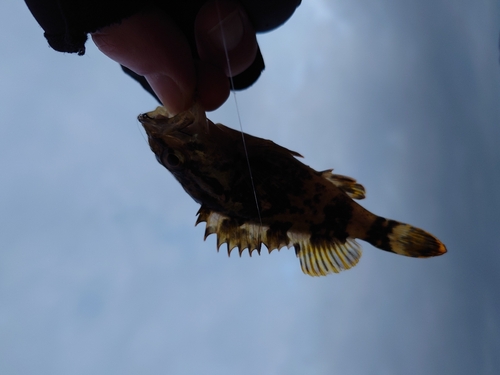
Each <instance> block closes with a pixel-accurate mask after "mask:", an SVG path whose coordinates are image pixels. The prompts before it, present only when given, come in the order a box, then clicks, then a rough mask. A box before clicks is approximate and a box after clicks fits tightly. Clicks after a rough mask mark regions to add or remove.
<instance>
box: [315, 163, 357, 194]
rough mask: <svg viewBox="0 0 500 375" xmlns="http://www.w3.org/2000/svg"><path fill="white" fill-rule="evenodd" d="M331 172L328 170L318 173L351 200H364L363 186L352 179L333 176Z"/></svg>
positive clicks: (338, 175) (337, 175)
mask: <svg viewBox="0 0 500 375" xmlns="http://www.w3.org/2000/svg"><path fill="white" fill-rule="evenodd" d="M332 171H333V169H328V170H326V171H322V172H320V173H321V177H323V178H325V179H327V180H328V181H330V182H331V183H332V184H334V185H335V186H337V187H338V188H339V189H341V190H342V191H343V192H344V193H346V194H347V195H348V196H349V197H351V198H352V199H364V198H365V188H364V187H363V185H361V184H358V183H357V182H356V180H355V179H354V178H351V177H347V176H342V175H340V174H333V173H332Z"/></svg>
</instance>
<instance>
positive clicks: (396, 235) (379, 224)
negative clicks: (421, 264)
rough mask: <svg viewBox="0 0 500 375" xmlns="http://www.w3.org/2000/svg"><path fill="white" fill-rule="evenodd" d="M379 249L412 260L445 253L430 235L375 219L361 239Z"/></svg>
mask: <svg viewBox="0 0 500 375" xmlns="http://www.w3.org/2000/svg"><path fill="white" fill-rule="evenodd" d="M361 239H362V240H364V241H367V242H369V243H371V244H372V245H373V246H375V247H378V248H379V249H382V250H385V251H390V252H393V253H396V254H400V255H405V256H408V257H414V258H428V257H434V256H438V255H442V254H444V253H446V246H444V244H443V243H442V242H441V241H439V240H438V239H437V238H436V237H434V236H433V235H432V234H430V233H427V232H426V231H424V230H422V229H419V228H415V227H412V226H411V225H409V224H404V223H399V222H397V221H394V220H387V219H384V218H383V217H377V218H376V219H375V221H373V223H372V224H371V226H370V229H369V230H368V231H367V232H366V236H365V237H364V238H361Z"/></svg>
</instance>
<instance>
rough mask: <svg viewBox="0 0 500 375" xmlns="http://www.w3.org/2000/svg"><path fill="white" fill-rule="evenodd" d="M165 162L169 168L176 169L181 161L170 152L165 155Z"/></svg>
mask: <svg viewBox="0 0 500 375" xmlns="http://www.w3.org/2000/svg"><path fill="white" fill-rule="evenodd" d="M165 161H166V162H167V164H168V165H169V166H170V167H178V166H179V165H180V164H181V161H180V159H179V158H178V156H177V155H175V154H174V153H171V152H169V153H168V154H167V157H166V158H165Z"/></svg>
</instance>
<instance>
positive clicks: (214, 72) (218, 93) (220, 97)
mask: <svg viewBox="0 0 500 375" xmlns="http://www.w3.org/2000/svg"><path fill="white" fill-rule="evenodd" d="M196 72H197V77H198V86H197V100H198V101H199V103H200V104H201V105H202V107H203V108H204V109H205V110H206V111H213V110H216V109H217V108H219V107H220V106H221V105H222V104H224V102H225V101H226V100H227V98H228V97H229V93H230V87H229V80H228V79H227V77H226V76H225V74H224V72H223V71H222V70H221V69H220V68H218V67H216V66H214V65H211V64H209V63H206V62H203V61H198V62H197V64H196Z"/></svg>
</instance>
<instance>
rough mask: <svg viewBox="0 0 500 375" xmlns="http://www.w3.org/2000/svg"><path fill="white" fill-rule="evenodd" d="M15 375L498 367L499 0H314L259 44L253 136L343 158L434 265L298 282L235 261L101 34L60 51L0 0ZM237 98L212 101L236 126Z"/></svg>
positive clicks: (325, 164)
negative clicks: (154, 141) (164, 152)
mask: <svg viewBox="0 0 500 375" xmlns="http://www.w3.org/2000/svg"><path fill="white" fill-rule="evenodd" d="M0 10H1V11H0V28H1V30H2V35H3V37H2V39H1V40H0V48H1V50H2V51H3V52H2V59H0V67H1V69H0V80H1V85H0V101H1V105H0V118H1V120H0V132H1V135H0V173H1V178H2V184H1V188H0V372H1V373H2V374H35V373H36V374H88V373H92V374H136V373H142V374H158V373H170V374H193V373H202V374H235V373H236V374H287V375H288V374H292V375H293V374H313V375H315V374H318V375H323V374H334V373H342V374H347V375H349V374H380V375H386V374H443V373H444V374H471V373H477V374H497V373H498V371H500V360H499V357H498V352H499V351H500V300H499V299H498V290H499V287H500V276H499V275H500V272H499V268H500V251H499V250H500V245H499V241H498V238H497V237H498V236H497V235H498V229H499V223H500V192H499V191H500V189H499V188H500V171H499V165H500V147H499V143H500V65H499V51H498V35H499V31H500V5H499V3H498V2H497V1H495V0H485V1H482V2H477V1H472V0H468V1H466V0H454V1H451V0H448V1H447V0H434V1H413V0H412V1H410V0H403V1H395V0H380V1H378V2H373V1H367V0H362V1H345V0H335V1H326V0H304V2H303V4H302V5H301V6H300V7H299V8H298V10H297V12H296V14H295V15H294V16H293V17H292V19H291V20H290V21H289V22H288V23H287V24H286V25H285V26H283V27H281V28H280V29H278V30H276V31H273V32H271V33H268V34H264V35H261V36H259V42H260V45H261V49H262V51H263V54H264V58H265V60H266V65H267V67H266V71H265V73H264V74H263V76H262V78H261V79H260V80H259V82H258V83H257V84H255V85H254V86H253V87H252V88H251V89H250V90H247V91H245V92H241V93H238V94H237V99H238V104H239V108H240V112H241V118H242V124H243V128H244V130H245V131H246V132H248V133H250V134H253V135H257V136H260V137H264V138H268V139H272V140H273V141H275V142H276V143H278V144H281V145H283V146H285V147H287V148H290V149H292V150H296V151H298V152H300V153H301V154H302V155H304V156H305V159H304V162H305V163H306V164H308V165H311V166H312V167H314V168H315V169H318V170H322V169H327V168H335V170H336V172H337V173H340V174H345V175H348V176H352V177H354V178H356V179H357V180H358V181H359V182H360V183H362V184H363V185H364V186H365V188H366V190H367V199H366V200H365V201H364V202H362V204H363V205H364V206H365V207H366V208H368V209H370V210H372V211H373V212H375V213H377V214H379V215H382V216H386V217H390V218H393V219H397V220H401V221H405V222H408V223H411V224H413V225H416V226H419V227H422V228H424V229H426V230H428V231H430V232H431V233H433V234H435V235H436V236H437V237H439V238H440V239H441V240H442V241H443V242H444V243H445V244H446V245H447V247H448V253H447V254H446V255H444V256H442V257H440V258H435V259H428V260H421V259H410V258H405V257H400V256H396V255H393V254H388V253H385V252H382V251H379V250H377V249H374V248H373V247H371V246H370V245H368V244H366V243H362V247H363V251H364V252H363V257H362V258H361V261H360V263H359V264H358V265H357V266H356V267H355V268H353V269H352V270H349V271H347V272H343V273H341V274H339V275H332V276H328V277H325V278H311V277H308V276H306V275H304V274H302V272H301V270H300V266H299V262H298V260H297V259H296V258H295V255H294V252H293V251H292V250H286V249H283V250H281V251H280V252H273V253H272V254H270V255H268V254H263V255H261V256H260V257H257V256H253V257H252V258H249V257H248V255H247V254H244V256H243V257H242V258H238V257H237V256H233V257H231V258H228V257H227V255H226V254H225V252H224V251H221V252H220V253H217V252H216V249H215V238H214V237H213V236H212V237H209V238H208V239H207V241H206V242H203V232H204V228H203V226H202V225H200V226H199V227H196V228H195V227H194V222H195V214H196V211H197V209H198V206H197V204H196V203H195V202H193V201H192V200H191V198H190V197H189V196H187V195H186V194H185V192H184V191H183V189H182V188H181V186H180V185H179V184H178V183H177V182H176V181H175V180H174V178H173V177H172V176H171V175H170V174H169V173H168V171H166V170H165V169H164V168H163V167H161V166H160V165H159V164H158V163H157V162H156V160H155V157H154V155H153V154H152V153H151V151H150V150H149V147H148V145H147V142H146V141H145V137H144V133H143V130H142V129H141V127H140V124H139V123H138V121H137V119H136V118H137V115H138V114H139V113H142V112H145V111H149V110H151V109H153V108H154V107H155V106H156V103H155V102H154V100H153V99H152V98H151V97H149V96H148V94H147V93H145V92H144V91H142V89H141V88H140V87H139V86H138V85H137V84H136V83H135V82H132V81H131V80H130V79H128V77H126V76H125V75H124V74H123V73H121V71H120V69H119V68H118V67H117V66H116V64H115V63H113V62H112V61H110V60H108V59H106V58H105V57H104V56H102V55H101V54H100V53H99V52H98V51H97V50H96V48H94V47H93V46H92V44H91V43H88V52H87V54H86V55H85V56H83V57H78V56H74V55H68V54H61V53H57V52H55V51H53V50H51V49H50V48H49V47H48V46H47V43H46V42H45V40H44V39H43V37H42V32H41V29H40V28H39V27H38V25H37V24H36V22H35V21H34V20H33V19H32V17H31V15H30V14H29V12H28V10H27V8H26V7H25V6H24V4H23V3H22V2H17V1H16V2H14V1H7V2H3V3H2V4H1V5H0ZM235 112H236V111H235V105H234V101H233V100H232V99H230V100H229V101H228V102H227V103H226V104H225V105H224V106H223V107H222V108H221V109H220V110H218V111H216V112H215V113H211V114H210V115H209V117H210V118H211V119H212V120H213V121H219V122H222V123H224V124H226V125H228V126H232V127H234V128H238V120H237V117H236V115H235Z"/></svg>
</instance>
